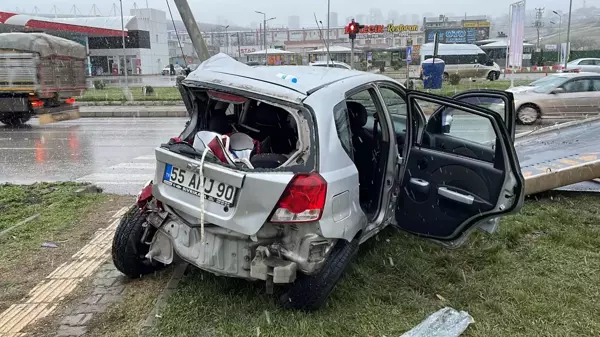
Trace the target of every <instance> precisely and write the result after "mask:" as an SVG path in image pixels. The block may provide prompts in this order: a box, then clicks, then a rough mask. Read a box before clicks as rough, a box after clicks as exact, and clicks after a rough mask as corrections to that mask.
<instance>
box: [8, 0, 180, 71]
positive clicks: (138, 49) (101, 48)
mask: <svg viewBox="0 0 600 337" xmlns="http://www.w3.org/2000/svg"><path fill="white" fill-rule="evenodd" d="M123 22H124V25H125V29H124V30H122V27H121V17H120V16H110V17H101V16H91V17H68V18H55V17H52V18H50V17H45V16H32V15H26V14H18V13H11V12H0V32H11V31H24V32H45V33H48V34H51V35H55V36H60V37H63V38H66V39H70V40H73V41H76V42H78V43H81V44H82V45H84V46H86V47H87V53H88V62H87V69H88V75H108V74H114V75H123V74H125V71H127V73H128V74H130V75H134V74H138V75H139V74H158V73H160V70H161V69H162V68H163V67H164V66H165V65H167V64H168V63H169V44H168V39H167V21H166V13H165V12H163V11H160V10H156V9H152V8H141V9H140V8H138V9H131V10H130V15H129V16H124V17H123ZM123 34H124V35H125V50H123Z"/></svg>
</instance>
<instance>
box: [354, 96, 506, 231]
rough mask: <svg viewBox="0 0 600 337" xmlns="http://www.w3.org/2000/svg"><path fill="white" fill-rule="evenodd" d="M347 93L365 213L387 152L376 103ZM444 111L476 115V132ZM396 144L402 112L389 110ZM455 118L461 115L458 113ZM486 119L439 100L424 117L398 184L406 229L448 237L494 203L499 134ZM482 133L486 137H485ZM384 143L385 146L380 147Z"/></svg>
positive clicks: (373, 203) (500, 170)
mask: <svg viewBox="0 0 600 337" xmlns="http://www.w3.org/2000/svg"><path fill="white" fill-rule="evenodd" d="M370 103H371V104H369V102H368V100H365V99H364V97H363V99H354V97H350V98H348V99H347V100H346V106H347V109H348V116H349V122H350V127H351V132H352V147H353V156H354V163H355V165H356V167H357V169H358V173H359V182H360V202H361V206H362V208H363V211H364V212H365V213H366V214H367V216H371V217H372V216H374V215H375V214H376V212H377V210H378V209H379V207H378V206H379V201H380V198H381V191H382V186H383V185H382V184H383V176H384V175H383V172H384V170H385V163H386V161H387V160H386V159H387V158H385V156H380V155H377V154H384V153H388V151H387V147H386V145H389V143H387V144H386V142H384V140H383V137H382V132H381V127H382V126H381V124H380V122H379V119H378V117H377V107H376V104H373V102H370ZM445 114H457V115H461V114H462V115H463V116H464V115H469V118H471V119H473V118H479V121H478V122H479V123H481V125H482V128H481V130H480V131H478V132H479V133H480V136H481V135H482V134H483V136H485V137H479V138H477V139H476V138H470V135H469V133H461V132H462V131H461V125H460V123H461V122H460V119H458V122H457V121H455V124H458V125H454V126H455V130H452V128H450V129H448V128H447V125H445V124H444V121H443V119H444V115H445ZM390 117H392V120H393V123H394V132H395V135H396V140H397V143H398V146H399V148H402V147H403V146H404V143H405V141H406V122H407V121H406V116H401V115H391V116H390ZM457 118H460V117H457ZM491 125H492V122H491V120H490V119H488V118H486V117H484V116H477V115H471V114H469V113H465V112H464V111H461V110H460V109H456V108H453V107H447V106H443V105H440V107H439V108H438V110H436V111H435V112H434V113H433V114H432V115H431V117H430V119H429V121H428V122H427V127H426V129H425V131H424V134H423V139H422V141H421V143H420V144H415V145H414V146H413V147H412V148H411V153H410V156H409V160H408V162H407V168H406V173H405V177H404V180H403V187H402V188H401V193H400V195H399V197H398V204H397V210H396V218H397V221H398V224H399V225H400V226H401V227H402V228H404V229H406V230H408V231H411V232H414V233H417V234H422V235H425V236H429V237H434V238H439V239H442V240H444V239H447V240H453V239H455V237H454V235H455V234H456V230H457V228H458V227H459V226H460V225H461V224H463V223H466V222H467V221H468V220H469V219H470V218H472V217H473V216H475V215H478V214H482V213H485V212H488V211H490V210H492V209H494V207H495V206H496V203H497V201H498V197H499V196H500V195H501V189H502V187H503V185H504V179H505V176H506V172H505V162H504V156H503V152H502V146H501V143H500V139H499V138H498V137H497V135H496V134H495V131H494V128H493V127H492V126H491ZM489 130H491V131H489ZM484 138H485V139H484ZM384 148H385V150H384Z"/></svg>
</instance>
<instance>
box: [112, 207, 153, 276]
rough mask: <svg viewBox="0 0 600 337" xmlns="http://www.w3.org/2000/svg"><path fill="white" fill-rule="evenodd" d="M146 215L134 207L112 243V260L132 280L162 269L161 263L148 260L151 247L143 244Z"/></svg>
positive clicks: (125, 217) (126, 214) (124, 219)
mask: <svg viewBox="0 0 600 337" xmlns="http://www.w3.org/2000/svg"><path fill="white" fill-rule="evenodd" d="M145 222H146V215H145V214H144V212H143V211H142V210H141V209H140V208H139V207H138V206H137V205H133V206H132V207H131V208H130V209H129V210H128V211H127V213H125V215H123V217H122V218H121V222H120V223H119V226H118V227H117V230H116V232H115V236H114V238H113V243H112V259H113V263H114V264H115V267H117V269H118V270H119V271H120V272H121V273H123V274H125V275H127V276H128V277H130V278H139V277H141V276H143V275H146V274H150V273H152V272H154V271H156V270H158V269H160V268H161V266H162V265H160V264H159V263H156V262H153V261H151V260H148V259H147V258H146V257H145V255H146V254H148V250H149V248H150V246H148V245H147V244H145V243H143V242H142V236H143V234H144V230H145V227H144V226H143V225H144V223H145Z"/></svg>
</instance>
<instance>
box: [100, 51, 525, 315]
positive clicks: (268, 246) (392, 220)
mask: <svg viewBox="0 0 600 337" xmlns="http://www.w3.org/2000/svg"><path fill="white" fill-rule="evenodd" d="M282 73H284V74H290V75H292V76H294V77H295V78H297V79H298V81H297V82H290V81H286V80H283V79H281V78H280V77H281V76H280V74H282ZM180 89H181V91H182V93H183V98H184V102H185V103H186V107H187V109H188V112H189V121H188V123H186V125H185V126H184V128H183V130H182V132H181V134H180V135H179V136H178V137H174V138H172V139H171V140H169V141H168V142H167V140H166V139H165V144H163V145H161V146H160V147H158V148H156V150H155V154H156V175H155V177H154V179H153V180H152V181H150V182H148V184H147V185H146V186H145V187H143V189H142V190H141V192H140V194H139V195H138V198H137V203H136V204H135V205H134V206H132V207H131V209H130V210H129V211H128V212H127V213H126V214H125V215H124V216H123V218H122V220H121V222H120V224H119V225H118V228H117V230H116V233H115V237H114V241H113V246H112V256H113V261H114V264H115V266H116V267H117V268H118V270H120V271H121V272H123V273H124V274H126V275H127V276H129V277H132V278H137V277H140V276H141V275H144V274H148V273H151V272H153V271H155V270H156V269H158V268H161V267H162V266H164V265H168V264H171V263H173V261H176V260H177V259H183V260H185V261H188V262H189V263H190V264H192V265H194V266H196V267H198V268H201V269H203V270H205V271H209V272H211V273H214V274H217V275H221V276H228V277H237V278H243V279H247V280H251V281H265V282H266V286H267V292H268V293H270V292H272V291H273V287H274V285H287V286H288V287H287V290H286V291H285V293H284V294H283V295H282V297H281V298H280V303H281V305H282V306H284V307H285V308H292V309H302V310H316V309H318V308H320V307H321V306H322V305H323V303H324V302H325V300H326V299H327V297H328V295H329V294H330V293H331V292H332V290H333V288H334V287H335V285H336V283H337V282H338V280H339V279H340V277H341V276H342V274H343V273H344V270H345V269H346V268H347V267H348V265H349V264H350V263H351V261H352V260H353V258H354V257H355V256H356V254H357V252H358V250H359V245H360V244H361V243H363V242H365V241H367V240H369V239H370V238H372V237H373V236H375V235H376V234H377V233H378V232H380V231H381V230H383V229H384V228H386V227H387V226H390V225H392V226H395V227H397V228H400V229H402V230H405V231H407V232H408V233H410V234H413V235H415V236H418V237H422V238H428V239H430V240H433V241H435V242H437V243H440V244H442V245H444V246H446V247H458V246H460V245H462V244H463V243H464V242H465V241H466V240H467V238H468V236H469V234H470V233H472V232H473V231H474V230H476V229H479V230H483V231H488V232H494V231H495V229H496V227H497V224H498V221H499V219H500V218H501V217H503V216H505V215H507V214H509V213H513V212H517V211H518V210H519V209H520V208H521V207H522V204H523V185H524V178H523V176H522V174H521V170H520V167H519V162H518V158H517V155H516V153H515V149H514V147H513V139H514V129H515V123H514V120H515V119H514V114H515V111H514V105H513V98H512V94H511V93H509V92H505V91H499V90H480V91H470V92H465V93H461V94H459V95H457V96H455V97H453V98H447V97H442V96H437V95H432V94H427V93H423V92H418V91H411V90H407V89H405V88H404V87H403V86H402V85H401V84H400V83H398V82H397V81H395V80H393V79H391V78H389V77H387V76H383V75H378V74H372V73H368V72H360V71H353V70H351V71H347V70H342V69H335V68H334V69H321V68H319V67H313V68H310V67H306V66H272V67H257V68H254V67H249V66H247V65H244V64H242V63H239V62H237V61H235V60H233V59H232V58H230V57H228V56H226V55H223V54H219V55H216V56H213V57H212V58H210V59H209V60H207V61H205V62H204V63H202V64H201V65H200V66H199V67H198V69H197V70H196V71H194V72H193V73H191V74H190V75H189V76H188V77H187V78H186V79H185V80H183V81H182V83H181V86H180ZM420 102H429V103H430V104H438V105H439V108H438V109H437V110H436V111H435V112H434V113H433V114H432V115H431V116H430V117H429V119H427V118H426V117H425V115H424V113H423V111H422V109H421V107H420ZM494 102H495V103H499V102H503V103H504V107H505V109H504V110H503V111H500V112H494V111H492V110H489V109H486V108H482V107H481V106H482V105H484V104H488V103H494ZM449 117H453V118H449ZM369 121H370V122H369ZM227 144H229V146H228V145H227ZM375 154H376V155H375ZM201 286H202V285H201V284H198V287H201ZM365 286H368V285H365Z"/></svg>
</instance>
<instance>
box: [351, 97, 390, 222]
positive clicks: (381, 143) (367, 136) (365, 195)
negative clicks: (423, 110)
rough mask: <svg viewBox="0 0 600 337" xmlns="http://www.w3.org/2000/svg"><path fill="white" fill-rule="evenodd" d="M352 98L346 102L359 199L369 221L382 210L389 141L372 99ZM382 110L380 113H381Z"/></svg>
mask: <svg viewBox="0 0 600 337" xmlns="http://www.w3.org/2000/svg"><path fill="white" fill-rule="evenodd" d="M361 94H362V97H360V98H358V99H357V97H351V98H349V99H348V100H346V107H347V111H348V117H349V124H350V131H351V135H352V137H351V139H352V156H353V160H354V164H355V165H356V168H357V170H358V179H359V184H360V187H359V191H360V192H359V196H360V204H361V208H362V209H363V212H365V214H366V215H367V217H368V218H369V219H371V218H373V217H375V216H376V215H377V211H378V210H379V207H380V201H381V200H380V199H381V191H382V187H383V180H384V172H385V168H386V167H385V166H386V163H387V154H388V153H389V146H390V143H389V141H386V139H385V137H384V136H383V132H382V125H381V123H380V122H379V118H378V113H383V112H382V111H381V112H378V108H377V107H376V105H375V104H374V101H373V100H372V99H371V98H370V97H369V98H366V99H365V93H361ZM379 110H381V109H379Z"/></svg>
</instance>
